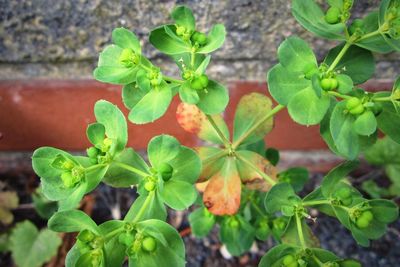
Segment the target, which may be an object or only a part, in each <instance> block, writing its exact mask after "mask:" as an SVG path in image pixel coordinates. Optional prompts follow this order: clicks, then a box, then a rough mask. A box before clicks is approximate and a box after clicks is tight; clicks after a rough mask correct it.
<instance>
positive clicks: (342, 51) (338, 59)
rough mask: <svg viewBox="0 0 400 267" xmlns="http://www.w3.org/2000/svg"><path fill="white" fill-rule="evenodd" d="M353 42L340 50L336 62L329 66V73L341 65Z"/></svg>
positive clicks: (347, 43)
mask: <svg viewBox="0 0 400 267" xmlns="http://www.w3.org/2000/svg"><path fill="white" fill-rule="evenodd" d="M352 44H353V43H352V42H346V44H345V45H344V46H343V48H342V50H340V52H339V54H338V55H337V56H336V58H335V60H334V61H333V62H332V64H331V65H330V66H329V69H328V71H327V72H330V71H333V69H334V68H335V67H336V66H337V64H339V62H340V60H341V59H342V57H343V56H344V54H346V51H347V50H348V49H349V48H350V46H351V45H352Z"/></svg>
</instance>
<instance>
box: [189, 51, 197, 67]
mask: <svg viewBox="0 0 400 267" xmlns="http://www.w3.org/2000/svg"><path fill="white" fill-rule="evenodd" d="M195 59H196V52H195V50H194V49H193V48H192V51H191V52H190V66H191V67H192V69H193V68H194V62H195Z"/></svg>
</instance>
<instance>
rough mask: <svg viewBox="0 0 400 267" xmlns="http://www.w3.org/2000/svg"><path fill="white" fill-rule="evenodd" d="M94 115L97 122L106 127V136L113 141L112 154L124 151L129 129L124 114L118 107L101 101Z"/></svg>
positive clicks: (98, 102) (97, 103)
mask: <svg viewBox="0 0 400 267" xmlns="http://www.w3.org/2000/svg"><path fill="white" fill-rule="evenodd" d="M94 114H95V116H96V120H97V122H99V123H101V124H103V125H104V128H105V129H106V135H107V137H108V138H110V139H112V141H113V143H114V142H115V145H114V144H113V145H112V146H111V147H112V149H113V151H112V152H114V153H118V152H120V151H122V150H123V149H124V148H125V146H126V143H127V142H128V127H127V125H126V120H125V116H124V114H123V113H122V112H121V110H119V109H118V107H117V106H116V105H114V104H112V103H110V102H108V101H106V100H99V101H97V102H96V104H95V106H94Z"/></svg>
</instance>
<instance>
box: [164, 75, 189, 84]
mask: <svg viewBox="0 0 400 267" xmlns="http://www.w3.org/2000/svg"><path fill="white" fill-rule="evenodd" d="M163 79H164V81H166V82H171V83H179V84H183V83H184V81H182V80H179V79H175V78H173V77H170V76H166V75H163Z"/></svg>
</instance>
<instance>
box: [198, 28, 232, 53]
mask: <svg viewBox="0 0 400 267" xmlns="http://www.w3.org/2000/svg"><path fill="white" fill-rule="evenodd" d="M225 35H226V30H225V26H224V25H223V24H215V25H214V26H213V27H212V28H211V30H210V32H209V33H208V36H207V44H206V45H205V46H203V47H200V48H199V49H198V50H197V51H196V53H200V54H208V53H211V52H213V51H215V50H217V49H218V48H220V47H221V46H222V45H223V44H224V41H225Z"/></svg>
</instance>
